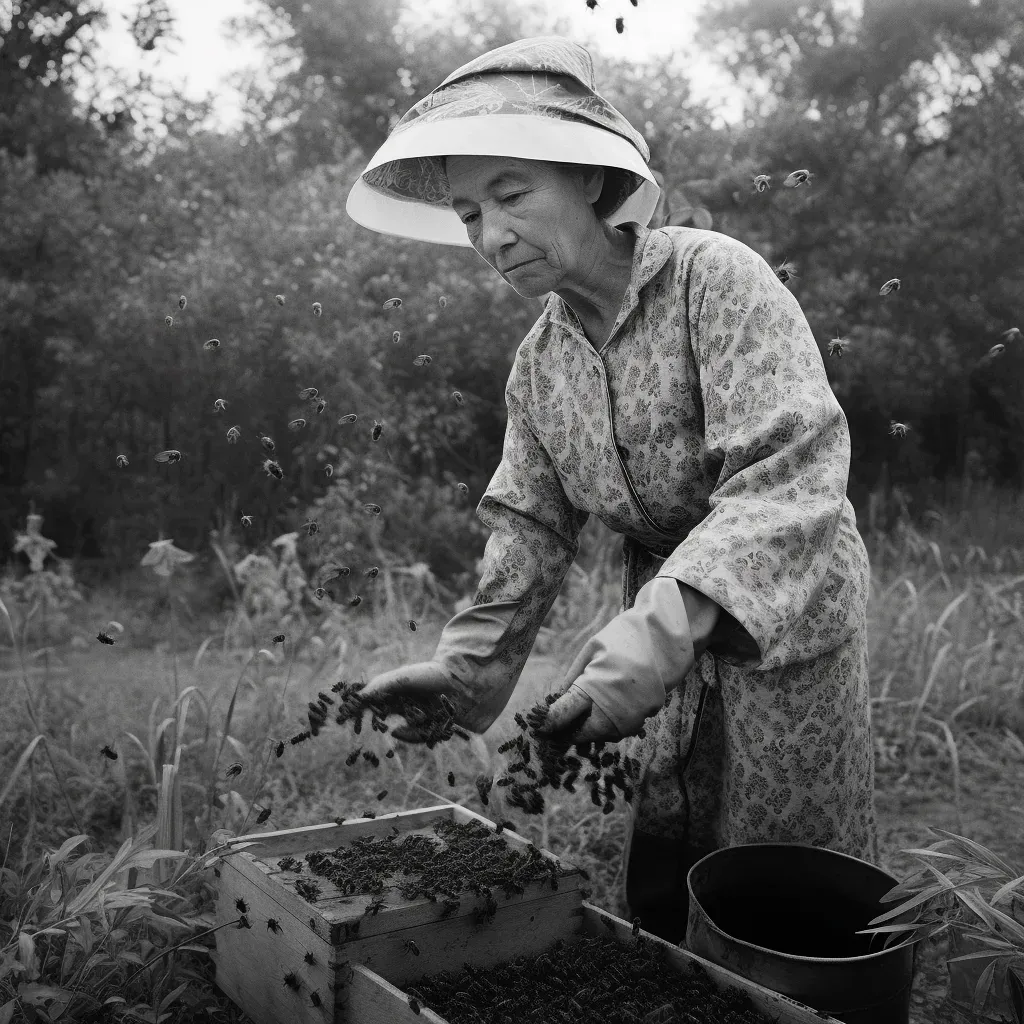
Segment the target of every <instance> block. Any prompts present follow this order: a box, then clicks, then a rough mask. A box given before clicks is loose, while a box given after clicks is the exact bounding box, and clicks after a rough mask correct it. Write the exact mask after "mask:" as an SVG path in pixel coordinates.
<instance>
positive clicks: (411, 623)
mask: <svg viewBox="0 0 1024 1024" xmlns="http://www.w3.org/2000/svg"><path fill="white" fill-rule="evenodd" d="M409 628H410V629H411V630H412V631H413V632H414V633H415V632H416V630H417V629H419V628H420V627H419V626H417V625H416V620H415V619H410V620H409Z"/></svg>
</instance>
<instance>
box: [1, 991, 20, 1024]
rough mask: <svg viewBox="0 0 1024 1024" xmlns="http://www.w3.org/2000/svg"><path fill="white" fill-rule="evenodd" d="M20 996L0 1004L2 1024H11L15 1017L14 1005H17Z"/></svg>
mask: <svg viewBox="0 0 1024 1024" xmlns="http://www.w3.org/2000/svg"><path fill="white" fill-rule="evenodd" d="M17 1002H18V997H17V996H15V997H14V998H13V999H8V1000H7V1002H6V1003H4V1005H3V1006H0V1024H11V1020H12V1019H13V1018H14V1007H15V1006H16V1005H17Z"/></svg>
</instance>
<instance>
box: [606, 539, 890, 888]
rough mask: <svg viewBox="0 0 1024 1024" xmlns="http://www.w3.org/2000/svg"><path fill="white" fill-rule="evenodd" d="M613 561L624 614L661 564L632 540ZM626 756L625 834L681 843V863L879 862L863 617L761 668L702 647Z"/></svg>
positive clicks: (626, 745)
mask: <svg viewBox="0 0 1024 1024" xmlns="http://www.w3.org/2000/svg"><path fill="white" fill-rule="evenodd" d="M623 559H624V571H623V605H624V607H626V608H628V607H631V606H632V603H633V600H634V599H635V596H636V592H637V591H638V590H639V589H640V587H641V586H643V584H644V583H646V582H647V581H648V580H650V579H653V578H654V576H656V575H657V572H658V569H659V568H660V566H661V564H662V562H663V559H661V558H659V557H658V556H656V555H654V554H652V553H651V552H649V551H646V550H645V549H644V548H642V547H641V546H640V545H638V544H636V543H635V542H632V541H630V540H627V542H626V545H625V548H624V553H623ZM702 697H703V700H702ZM698 711H699V728H695V724H696V723H697V720H698ZM624 749H625V752H626V753H628V754H629V755H630V756H631V757H634V758H636V759H637V761H638V762H639V765H640V773H639V779H638V784H637V786H636V788H635V793H634V798H633V803H632V806H631V808H630V813H631V819H632V828H633V829H634V830H636V831H639V832H642V833H644V834H646V835H649V836H653V837H660V838H664V839H672V840H677V841H681V843H682V848H685V849H686V850H687V851H688V854H687V859H688V860H689V859H692V858H695V857H698V856H703V855H704V854H707V853H710V852H711V851H713V850H717V849H722V848H724V847H728V846H736V845H739V844H742V843H758V842H800V843H809V844H811V845H813V846H819V847H825V848H828V849H832V850H837V851H839V852H841V853H847V854H850V855H852V856H854V857H860V858H861V859H864V860H868V861H871V862H874V863H877V862H878V839H877V833H876V826H875V814H874V743H873V738H872V730H871V701H870V693H869V688H868V652H867V623H866V621H863V622H862V623H861V624H860V628H858V629H857V631H856V632H855V634H854V635H853V637H852V638H851V639H850V640H849V641H848V642H847V643H845V644H842V645H841V646H839V647H837V648H836V649H835V650H833V651H829V652H828V653H826V654H824V655H822V656H819V657H817V658H815V659H814V660H811V661H805V662H800V663H797V664H793V665H786V666H783V667H782V668H778V669H772V670H768V671H761V672H758V671H753V670H751V669H749V668H743V667H738V666H736V665H732V664H729V663H728V662H726V661H725V660H723V659H722V658H720V657H719V658H716V657H715V656H714V655H713V654H711V653H710V652H709V651H705V652H704V654H703V655H702V657H701V658H700V659H699V661H698V662H697V664H696V665H695V666H694V668H693V669H692V670H691V671H690V673H689V675H687V677H686V679H685V680H684V682H683V684H682V685H681V686H679V687H677V688H676V689H675V690H674V691H673V692H672V694H671V696H670V697H669V699H668V701H667V702H666V704H665V706H664V707H663V708H662V709H661V710H660V711H659V712H658V713H657V714H656V715H654V716H653V717H652V718H651V719H649V720H648V722H647V724H646V736H645V738H644V739H639V738H637V737H631V738H629V739H627V740H625V741H624ZM684 884H685V883H684Z"/></svg>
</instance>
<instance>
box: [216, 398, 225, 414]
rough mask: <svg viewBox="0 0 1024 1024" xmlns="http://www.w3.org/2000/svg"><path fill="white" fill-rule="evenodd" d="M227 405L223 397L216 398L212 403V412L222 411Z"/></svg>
mask: <svg viewBox="0 0 1024 1024" xmlns="http://www.w3.org/2000/svg"><path fill="white" fill-rule="evenodd" d="M227 407H228V403H227V402H225V401H224V399H223V398H218V399H216V400H215V401H214V403H213V411H214V412H224V410H225V409H227Z"/></svg>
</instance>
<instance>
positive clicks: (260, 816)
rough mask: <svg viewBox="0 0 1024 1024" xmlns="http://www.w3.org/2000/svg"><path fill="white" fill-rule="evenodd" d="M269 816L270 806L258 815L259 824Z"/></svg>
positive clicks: (257, 822)
mask: <svg viewBox="0 0 1024 1024" xmlns="http://www.w3.org/2000/svg"><path fill="white" fill-rule="evenodd" d="M282 749H283V748H282ZM269 817H270V808H269V807H264V808H263V810H262V811H260V813H259V814H257V815H256V824H257V825H262V824H263V822H265V821H266V820H267V818H269Z"/></svg>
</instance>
